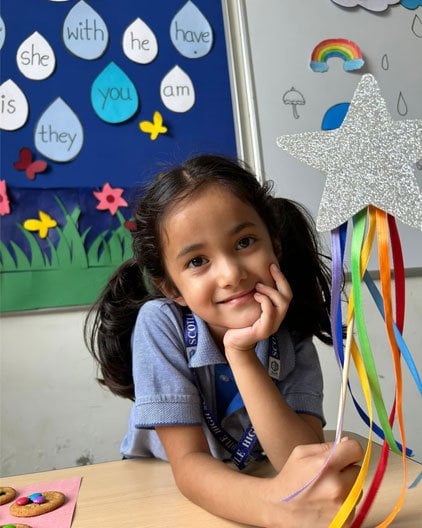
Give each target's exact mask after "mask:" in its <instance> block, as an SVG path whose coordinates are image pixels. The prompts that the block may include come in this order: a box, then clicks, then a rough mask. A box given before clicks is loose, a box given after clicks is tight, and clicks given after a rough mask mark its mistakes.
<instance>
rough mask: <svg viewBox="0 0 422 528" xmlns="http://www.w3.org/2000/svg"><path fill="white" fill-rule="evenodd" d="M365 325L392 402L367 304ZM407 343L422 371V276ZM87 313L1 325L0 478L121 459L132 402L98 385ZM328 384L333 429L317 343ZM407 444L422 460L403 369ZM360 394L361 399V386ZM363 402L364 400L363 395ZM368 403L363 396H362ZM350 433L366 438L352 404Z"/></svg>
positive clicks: (412, 284) (417, 416)
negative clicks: (85, 331) (85, 333)
mask: <svg viewBox="0 0 422 528" xmlns="http://www.w3.org/2000/svg"><path fill="white" fill-rule="evenodd" d="M366 315H367V324H368V328H369V329H370V332H371V335H372V336H374V338H373V340H372V344H373V350H374V353H375V354H376V356H377V364H378V365H379V374H380V378H381V385H382V387H383V389H385V394H386V400H387V401H389V402H390V403H389V404H388V405H390V404H391V401H392V397H393V383H394V377H393V373H394V371H393V369H392V366H391V362H390V359H389V358H390V354H389V351H388V348H387V346H386V342H385V338H384V332H383V329H382V325H381V324H380V321H379V316H378V314H377V313H376V311H375V310H374V308H372V306H371V302H370V301H368V303H367V309H366ZM407 315H408V317H407V319H406V331H405V337H406V339H407V343H408V346H409V348H410V349H411V351H412V353H413V355H414V357H415V360H416V361H417V364H418V368H419V370H420V371H422V354H421V348H422V347H421V344H422V337H421V336H422V333H421V321H422V278H421V277H417V278H416V277H413V278H408V279H407ZM84 317H85V311H81V310H80V311H69V312H42V311H40V312H39V313H34V312H32V313H28V314H14V315H9V316H5V317H3V318H2V319H1V320H0V323H1V325H0V330H1V341H0V345H1V371H0V385H1V413H0V418H1V467H0V474H1V475H3V476H7V475H12V474H19V473H27V472H35V471H43V470H48V469H53V468H62V467H68V466H73V465H80V464H84V463H92V462H102V461H106V460H116V459H119V458H120V454H119V443H120V440H121V438H122V435H123V434H124V432H125V428H126V420H127V416H128V412H129V407H130V402H129V401H125V400H122V399H121V398H117V397H114V396H112V395H111V394H109V393H107V392H106V391H105V390H103V389H102V388H100V387H99V386H98V384H97V383H96V382H95V381H94V376H95V370H94V368H93V361H92V359H91V356H90V355H89V354H88V352H87V351H86V349H85V345H84V344H83V339H82V327H83V319H84ZM317 345H318V349H319V351H320V358H321V362H322V366H323V370H324V378H325V412H326V418H327V421H328V426H327V427H329V428H334V427H335V423H336V416H337V403H338V396H339V387H340V381H339V380H340V378H339V374H338V368H337V364H336V362H335V359H334V355H333V351H332V349H330V348H329V347H325V346H324V345H321V344H320V343H317ZM403 370H404V374H405V379H406V382H405V384H404V387H405V405H406V407H405V408H406V412H405V414H406V417H407V422H408V423H407V435H408V443H409V445H411V446H412V447H413V448H415V451H416V454H417V458H418V459H419V460H422V442H421V440H420V439H421V438H422V420H421V418H422V416H421V399H420V397H418V394H417V391H416V388H415V386H414V384H413V382H412V380H411V379H410V376H409V375H408V372H407V368H406V367H405V366H404V367H403ZM354 387H356V393H355V394H356V396H358V395H359V394H360V392H359V390H358V388H359V385H358V384H356V383H355V384H354ZM358 397H359V396H358ZM360 401H361V404H362V405H363V404H364V400H363V398H360ZM345 427H346V428H347V429H349V430H353V431H356V432H358V433H361V434H365V433H366V431H365V425H364V424H363V422H362V421H361V419H360V418H359V417H358V416H357V413H356V411H355V410H354V407H353V404H349V405H348V411H347V416H346V424H345Z"/></svg>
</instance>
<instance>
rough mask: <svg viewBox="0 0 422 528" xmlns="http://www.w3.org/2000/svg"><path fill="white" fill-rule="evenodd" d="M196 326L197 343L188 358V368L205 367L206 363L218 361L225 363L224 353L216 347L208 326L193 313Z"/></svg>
mask: <svg viewBox="0 0 422 528" xmlns="http://www.w3.org/2000/svg"><path fill="white" fill-rule="evenodd" d="M193 316H194V318H195V321H196V324H197V328H198V345H197V347H196V351H195V353H194V354H193V355H192V356H191V357H190V359H189V362H188V364H189V367H190V368H199V367H205V366H207V365H216V364H218V363H227V360H226V358H225V357H224V354H223V353H222V352H221V351H220V349H219V348H218V346H217V344H216V342H215V341H214V339H213V337H212V335H211V334H210V331H209V329H208V326H207V325H206V323H205V321H203V320H202V319H201V318H200V317H198V316H197V315H196V314H193Z"/></svg>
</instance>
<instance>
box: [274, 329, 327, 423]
mask: <svg viewBox="0 0 422 528" xmlns="http://www.w3.org/2000/svg"><path fill="white" fill-rule="evenodd" d="M294 348H295V359H294V368H293V369H292V370H291V372H290V373H289V374H288V375H287V376H286V377H285V378H284V379H283V380H281V381H280V382H279V383H278V385H279V389H280V392H281V393H282V394H283V396H284V398H285V399H286V401H287V403H288V404H289V405H290V407H291V408H292V409H293V410H294V411H296V412H297V413H305V414H311V415H314V416H317V417H318V418H320V420H321V421H322V424H323V426H324V425H325V423H326V422H325V419H324V412H323V407H322V400H323V379H322V371H321V365H320V363H319V358H318V354H317V351H316V348H315V345H314V344H313V342H312V339H311V338H306V339H304V340H302V341H300V342H298V343H297V344H295V346H294Z"/></svg>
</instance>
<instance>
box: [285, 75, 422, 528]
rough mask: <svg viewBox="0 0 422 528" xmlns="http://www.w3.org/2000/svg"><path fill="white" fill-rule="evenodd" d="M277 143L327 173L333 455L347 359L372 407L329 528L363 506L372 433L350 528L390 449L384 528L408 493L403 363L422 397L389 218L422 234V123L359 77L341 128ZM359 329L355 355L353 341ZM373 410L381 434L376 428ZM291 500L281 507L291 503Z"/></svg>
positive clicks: (321, 226) (324, 212)
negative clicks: (374, 333) (370, 310)
mask: <svg viewBox="0 0 422 528" xmlns="http://www.w3.org/2000/svg"><path fill="white" fill-rule="evenodd" d="M277 144H278V146H279V147H280V148H282V149H283V150H285V151H286V152H288V153H290V154H291V155H293V156H294V157H296V158H297V159H299V160H300V161H303V162H304V163H306V164H308V165H310V166H311V167H314V168H316V169H319V170H321V171H322V172H323V173H325V174H326V182H325V188H324V191H323V195H322V199H321V203H320V207H319V211H318V216H317V222H316V225H317V229H318V230H319V231H331V240H332V298H331V327H332V334H333V344H334V349H335V352H336V357H337V361H338V363H339V366H340V368H341V370H342V390H341V397H340V404H339V413H338V420H337V433H336V439H335V442H334V446H333V451H334V449H335V448H336V445H337V443H338V442H339V441H340V436H341V432H342V427H343V418H344V406H345V400H346V392H347V391H346V387H347V386H349V388H350V384H349V381H348V374H349V362H350V357H352V358H353V360H354V362H355V365H356V369H357V372H358V375H359V378H360V381H361V385H362V389H363V393H364V396H365V400H366V404H367V407H368V415H369V416H366V415H365V416H366V420H365V421H366V423H367V424H368V425H369V440H368V446H367V449H366V453H365V457H364V460H363V463H362V468H361V471H360V473H359V475H358V478H357V480H356V483H355V485H354V486H353V488H352V490H351V492H350V494H349V496H348V497H347V499H346V501H345V502H344V504H343V506H342V508H341V509H340V510H339V512H338V513H337V515H336V516H335V518H334V519H333V521H332V523H331V524H330V527H332V528H334V527H336V528H337V527H341V526H343V524H344V522H345V521H346V519H347V518H348V517H349V515H350V513H351V511H352V510H353V508H354V507H355V506H356V504H357V502H358V500H359V496H360V493H361V490H362V487H363V483H364V481H365V478H366V475H367V470H368V464H369V460H370V453H371V439H372V430H374V431H375V432H376V433H377V434H379V435H380V436H381V437H382V438H384V443H385V445H384V449H383V454H382V457H381V459H380V462H379V466H378V469H377V473H376V478H375V479H374V481H373V483H372V485H371V488H370V490H369V492H368V495H367V497H366V499H365V501H364V503H363V505H362V508H361V510H360V512H359V514H358V516H357V517H356V519H355V521H354V524H353V528H357V527H358V526H361V524H362V521H363V519H364V518H365V515H366V513H367V511H368V510H369V506H370V505H371V503H372V501H373V499H374V498H375V495H376V492H377V490H378V487H379V485H380V484H381V481H382V476H383V473H384V470H385V467H386V463H387V459H388V447H390V448H391V450H393V451H395V452H396V453H399V454H401V456H402V458H403V476H404V478H403V484H402V491H401V494H400V497H399V499H398V501H397V503H396V504H395V506H394V508H393V510H392V512H391V514H390V515H389V516H388V517H387V519H386V520H385V521H384V523H385V524H384V523H383V524H382V526H388V525H389V524H390V523H391V522H392V521H393V519H394V518H395V516H396V515H397V513H398V511H399V510H400V508H401V506H402V503H403V497H404V492H405V490H406V480H405V474H406V439H405V431H404V421H403V409H402V373H401V363H400V359H401V356H402V357H403V358H404V359H405V362H406V364H407V366H408V368H409V370H410V372H411V374H412V376H413V378H414V380H415V382H416V384H417V386H418V389H419V392H420V393H422V382H421V378H420V375H419V373H418V371H417V369H416V366H415V363H414V361H413V359H412V356H411V354H410V352H409V350H408V349H407V346H406V344H405V343H404V340H403V338H402V335H401V334H402V331H403V324H404V296H405V288H404V287H405V278H404V266H403V259H402V254H401V245H400V238H399V234H398V231H397V226H396V223H395V217H397V218H398V219H399V220H401V221H402V222H404V223H405V224H408V225H409V226H411V227H415V228H417V229H420V230H422V194H421V192H420V190H419V188H418V185H417V182H416V177H415V175H414V165H415V163H416V162H417V161H418V160H420V159H421V157H422V120H402V121H393V119H392V118H391V116H390V114H389V112H388V110H387V106H386V103H385V101H384V99H383V97H382V95H381V92H380V90H379V87H378V84H377V82H376V80H375V78H374V77H373V76H372V75H370V74H366V75H363V76H362V78H361V80H360V82H359V84H358V86H357V88H356V91H355V93H354V95H353V98H352V101H351V103H350V106H349V110H348V112H347V115H346V117H345V118H344V121H343V123H342V125H341V126H340V127H339V128H338V129H335V130H330V131H318V132H306V133H302V134H293V135H287V136H281V137H279V138H278V139H277ZM349 219H352V226H353V227H352V231H353V232H352V242H351V275H352V286H351V291H350V296H349V308H348V314H347V320H346V322H347V338H346V346H345V349H344V350H343V336H342V315H341V303H340V295H341V276H342V269H343V258H344V246H345V243H346V242H345V241H346V231H347V223H348V220H349ZM375 234H376V238H377V244H378V257H379V271H380V280H381V292H379V291H378V289H377V287H376V286H375V283H374V282H373V281H372V279H371V277H370V275H369V273H368V272H367V270H366V268H367V264H368V261H369V257H370V254H371V248H372V242H373V240H374V238H375ZM390 240H391V250H392V254H393V262H394V277H395V298H396V316H395V319H394V317H393V308H392V300H391V298H392V295H391V279H390V277H391V268H390V252H389V243H390ZM362 281H364V282H365V284H366V285H367V287H368V289H369V291H370V293H371V295H372V297H373V299H374V301H375V304H376V306H377V309H378V310H379V312H380V313H381V315H382V317H383V319H384V321H385V327H386V332H387V336H388V340H389V343H390V348H391V352H392V360H393V365H394V370H395V380H396V391H395V393H396V394H395V395H396V398H395V402H394V405H393V409H392V410H391V412H390V418H389V417H388V415H387V411H386V408H385V405H384V401H383V397H382V391H381V387H380V385H379V381H378V379H379V377H378V374H377V370H376V366H375V361H374V358H373V355H372V351H371V346H370V341H369V337H368V332H367V329H366V325H365V319H364V310H363V304H362V287H361V286H362ZM355 323H356V330H357V336H358V342H359V345H360V346H358V344H357V341H356V340H355V338H354V335H353V329H354V324H355ZM372 401H373V402H374V405H375V408H376V410H377V415H378V419H379V421H380V423H381V428H382V430H381V429H380V428H379V427H378V426H376V424H375V423H374V421H373V413H372ZM356 403H357V402H356ZM358 410H359V408H358ZM360 414H361V413H360ZM395 415H397V419H398V424H399V430H400V437H401V444H400V443H398V442H397V441H396V440H395V438H394V434H393V432H392V429H391V426H392V423H393V421H394V417H395ZM361 416H362V414H361ZM407 453H409V450H407ZM329 457H330V455H329ZM321 472H322V470H321ZM313 480H314V479H313ZM313 480H312V482H313ZM299 492H300V490H299ZM296 494H297V493H296ZM296 494H293V495H292V496H290V497H288V498H286V499H284V500H290V498H292V497H293V496H295V495H296Z"/></svg>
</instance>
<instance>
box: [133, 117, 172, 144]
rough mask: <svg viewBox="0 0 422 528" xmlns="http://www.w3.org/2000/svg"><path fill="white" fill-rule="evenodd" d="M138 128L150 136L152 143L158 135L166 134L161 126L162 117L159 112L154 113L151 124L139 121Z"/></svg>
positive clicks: (165, 130)
mask: <svg viewBox="0 0 422 528" xmlns="http://www.w3.org/2000/svg"><path fill="white" fill-rule="evenodd" d="M139 128H140V129H141V130H142V132H145V133H147V134H150V139H151V140H152V141H154V140H156V139H157V137H158V135H159V134H165V133H166V132H167V127H165V126H164V125H163V116H162V115H161V114H160V112H154V115H153V118H152V123H151V121H141V122H140V123H139Z"/></svg>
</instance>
